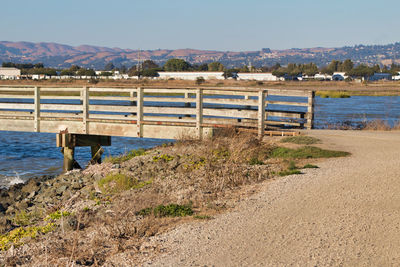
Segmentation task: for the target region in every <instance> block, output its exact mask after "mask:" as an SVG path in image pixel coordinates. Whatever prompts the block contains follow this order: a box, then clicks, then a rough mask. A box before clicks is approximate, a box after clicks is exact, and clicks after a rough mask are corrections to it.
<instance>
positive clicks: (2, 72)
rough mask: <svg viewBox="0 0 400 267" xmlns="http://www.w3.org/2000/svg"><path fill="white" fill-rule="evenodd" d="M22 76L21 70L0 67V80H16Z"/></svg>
mask: <svg viewBox="0 0 400 267" xmlns="http://www.w3.org/2000/svg"><path fill="white" fill-rule="evenodd" d="M20 76H21V70H19V69H17V68H5V67H0V79H2V80H15V79H19V77H20Z"/></svg>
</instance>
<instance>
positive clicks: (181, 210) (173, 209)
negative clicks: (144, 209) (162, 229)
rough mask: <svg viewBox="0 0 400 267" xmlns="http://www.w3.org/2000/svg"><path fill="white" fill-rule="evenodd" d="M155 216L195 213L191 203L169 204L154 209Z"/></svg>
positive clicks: (180, 215)
mask: <svg viewBox="0 0 400 267" xmlns="http://www.w3.org/2000/svg"><path fill="white" fill-rule="evenodd" d="M153 214H154V216H155V217H184V216H188V215H189V216H190V215H192V214H193V210H192V206H191V205H178V204H169V205H167V206H164V205H159V206H157V207H155V208H154V209H153Z"/></svg>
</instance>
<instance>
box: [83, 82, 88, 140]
mask: <svg viewBox="0 0 400 267" xmlns="http://www.w3.org/2000/svg"><path fill="white" fill-rule="evenodd" d="M81 95H82V116H83V118H82V119H83V120H82V121H83V133H84V134H88V133H89V127H88V126H89V125H88V118H89V88H88V87H86V86H85V87H83V89H82V93H81Z"/></svg>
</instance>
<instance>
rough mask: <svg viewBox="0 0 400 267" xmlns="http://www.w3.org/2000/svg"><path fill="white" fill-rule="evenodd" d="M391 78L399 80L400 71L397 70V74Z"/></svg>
mask: <svg viewBox="0 0 400 267" xmlns="http://www.w3.org/2000/svg"><path fill="white" fill-rule="evenodd" d="M392 79H393V80H395V81H398V80H400V72H397V75H395V76H392Z"/></svg>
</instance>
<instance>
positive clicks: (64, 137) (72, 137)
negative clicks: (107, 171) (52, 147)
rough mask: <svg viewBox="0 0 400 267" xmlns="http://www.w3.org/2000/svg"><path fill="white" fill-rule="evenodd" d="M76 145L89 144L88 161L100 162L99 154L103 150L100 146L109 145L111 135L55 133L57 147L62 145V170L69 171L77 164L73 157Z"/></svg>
mask: <svg viewBox="0 0 400 267" xmlns="http://www.w3.org/2000/svg"><path fill="white" fill-rule="evenodd" d="M77 146H90V148H91V152H92V160H91V161H90V163H91V164H96V163H101V155H102V154H103V152H104V149H103V148H102V146H111V137H110V136H101V135H88V134H69V133H59V134H57V147H62V150H61V152H62V153H63V154H64V163H63V171H64V172H67V171H70V170H72V169H73V168H74V166H76V165H78V164H77V162H76V161H75V158H74V154H75V147H77Z"/></svg>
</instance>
